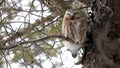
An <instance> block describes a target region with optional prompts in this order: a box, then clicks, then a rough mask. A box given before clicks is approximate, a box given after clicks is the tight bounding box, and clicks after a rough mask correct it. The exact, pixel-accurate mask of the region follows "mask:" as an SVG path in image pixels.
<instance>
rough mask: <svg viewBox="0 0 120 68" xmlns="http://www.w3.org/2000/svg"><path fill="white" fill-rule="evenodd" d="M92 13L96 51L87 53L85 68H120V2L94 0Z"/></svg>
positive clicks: (119, 0)
mask: <svg viewBox="0 0 120 68" xmlns="http://www.w3.org/2000/svg"><path fill="white" fill-rule="evenodd" d="M92 11H93V13H92V14H93V16H92V17H91V22H90V24H89V26H90V28H91V33H92V34H91V36H92V46H94V48H92V47H91V49H94V50H90V49H89V50H88V51H87V54H86V56H85V57H84V58H85V59H84V60H83V68H120V0H93V1H92ZM88 47H89V46H88Z"/></svg>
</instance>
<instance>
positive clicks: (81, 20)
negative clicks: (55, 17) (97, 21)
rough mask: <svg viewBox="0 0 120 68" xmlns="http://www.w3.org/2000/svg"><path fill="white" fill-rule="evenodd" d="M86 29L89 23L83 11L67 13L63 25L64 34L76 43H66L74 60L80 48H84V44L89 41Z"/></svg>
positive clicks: (73, 10)
mask: <svg viewBox="0 0 120 68" xmlns="http://www.w3.org/2000/svg"><path fill="white" fill-rule="evenodd" d="M86 29H87V23H86V17H85V14H84V13H83V11H81V10H79V9H68V10H67V11H66V12H65V15H64V19H63V23H62V33H63V35H64V36H65V37H68V38H69V39H71V40H73V41H74V42H71V41H66V42H65V45H67V47H68V49H69V50H70V52H71V53H72V57H73V58H76V57H77V53H78V51H79V50H80V48H82V47H84V43H85V41H86V39H87V38H86Z"/></svg>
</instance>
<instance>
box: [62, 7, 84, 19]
mask: <svg viewBox="0 0 120 68" xmlns="http://www.w3.org/2000/svg"><path fill="white" fill-rule="evenodd" d="M81 17H85V16H84V13H83V12H82V11H81V10H80V9H68V10H66V12H65V15H64V18H65V19H67V20H77V19H80V18H81Z"/></svg>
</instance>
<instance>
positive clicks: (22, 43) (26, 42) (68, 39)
mask: <svg viewBox="0 0 120 68" xmlns="http://www.w3.org/2000/svg"><path fill="white" fill-rule="evenodd" d="M53 38H59V39H63V40H66V41H71V42H74V41H73V40H71V39H70V38H68V37H65V36H62V35H49V36H46V37H43V38H40V39H37V40H33V41H24V42H20V43H17V44H15V45H9V46H3V47H2V46H1V47H0V50H8V49H12V48H15V47H17V46H19V45H21V46H22V45H24V44H29V43H38V42H42V41H45V40H48V39H53Z"/></svg>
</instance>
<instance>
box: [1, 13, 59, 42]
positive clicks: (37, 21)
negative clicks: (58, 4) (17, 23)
mask: <svg viewBox="0 0 120 68" xmlns="http://www.w3.org/2000/svg"><path fill="white" fill-rule="evenodd" d="M58 15H59V14H56V13H53V14H51V15H49V16H48V17H45V18H42V19H41V20H36V22H35V23H33V24H30V25H28V27H26V28H23V29H20V30H19V31H18V32H16V33H15V34H14V35H12V36H10V37H9V38H7V39H6V40H2V42H3V43H4V44H5V43H8V42H10V41H12V40H15V39H17V38H19V37H21V36H23V35H25V34H26V33H29V32H30V31H31V30H32V29H34V28H35V27H36V26H38V25H39V24H41V23H44V22H48V21H52V20H53V19H54V18H56V17H57V16H58Z"/></svg>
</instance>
